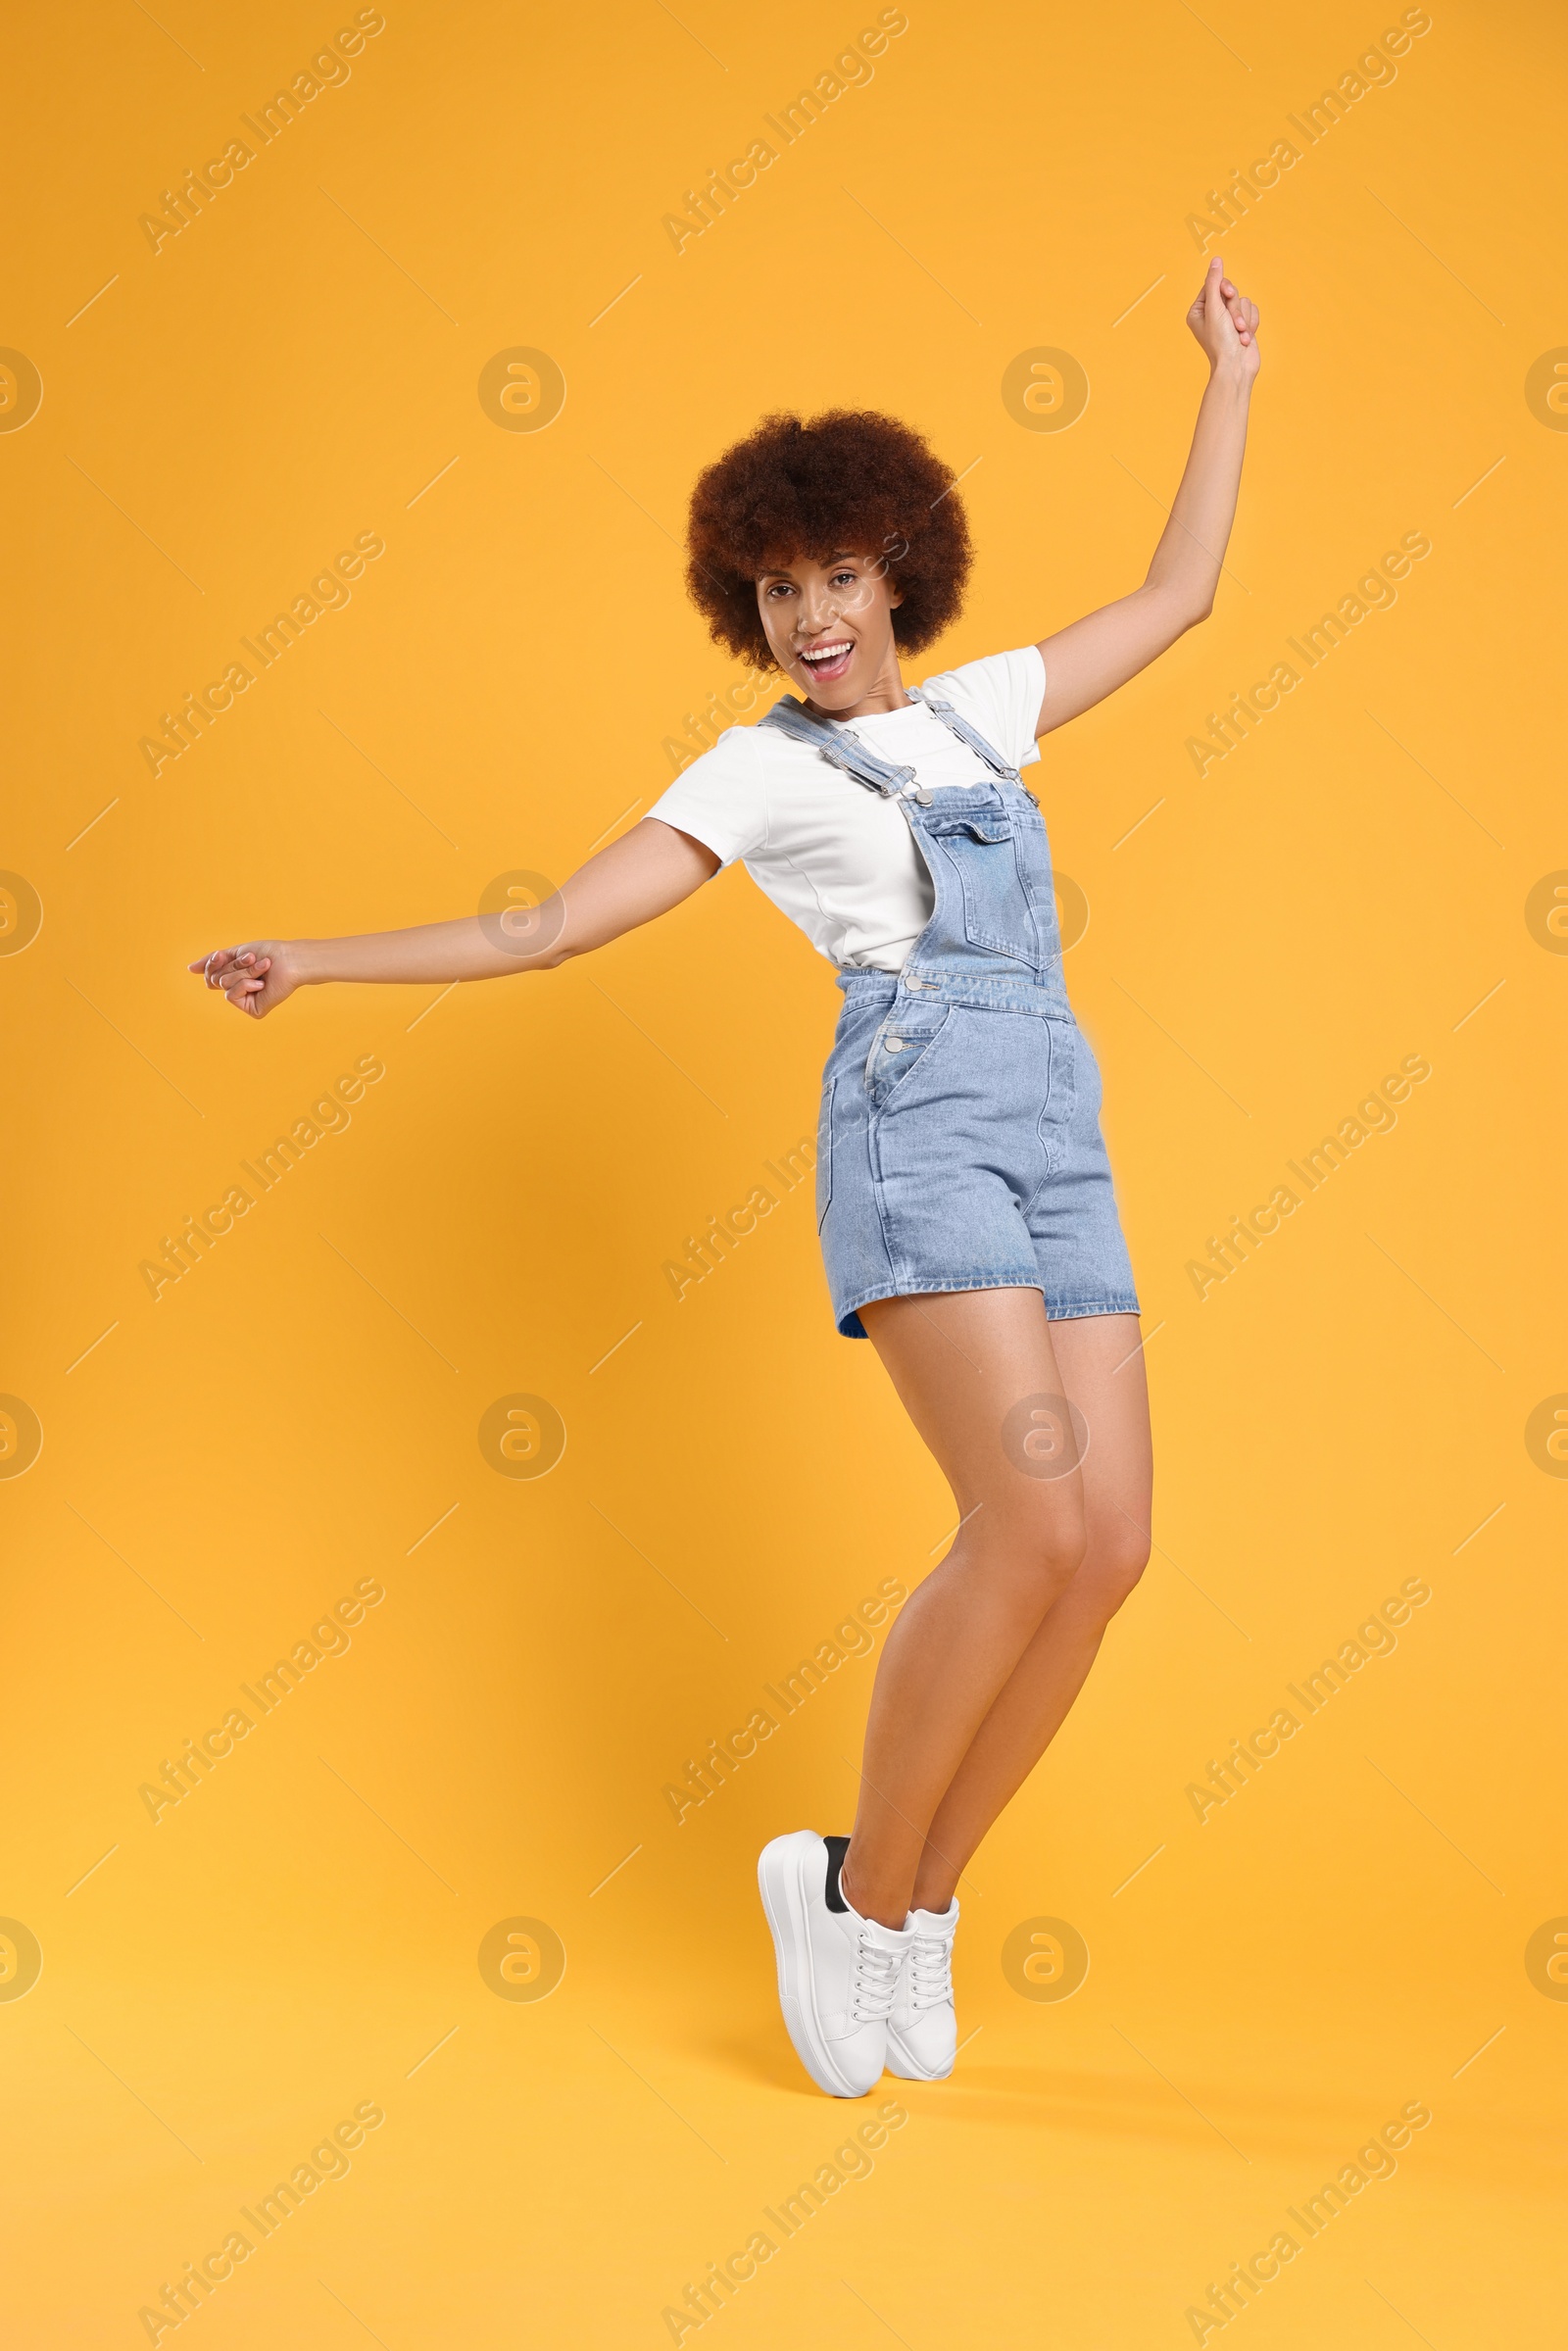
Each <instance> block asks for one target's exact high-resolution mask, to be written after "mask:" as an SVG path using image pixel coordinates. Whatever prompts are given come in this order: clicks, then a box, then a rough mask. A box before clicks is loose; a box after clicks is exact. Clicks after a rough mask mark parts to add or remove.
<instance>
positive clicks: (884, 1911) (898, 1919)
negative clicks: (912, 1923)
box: [839, 1845, 908, 1934]
mask: <svg viewBox="0 0 1568 2351" xmlns="http://www.w3.org/2000/svg"><path fill="white" fill-rule="evenodd" d="M839 1891H840V1893H841V1894H842V1895H843V1896H844V1899H845V1900H846V1902H848V1904H849V1906H850V1908H851V1909H852V1910H853V1911H854V1912H855V1913H856V1916H857V1917H858V1918H862V1919H875V1921H876V1923H877V1925H878V1926H879V1927H888V1928H891V1929H892V1931H893V1932H894V1934H898V1933H899V1932H900V1931H901V1929H902V1928H903V1926H904V1922H905V1920H906V1918H907V1916H908V1905H907V1904H902V1905H901V1904H900V1903H898V1902H897V1901H894V1902H888V1901H885V1900H879V1899H878V1898H877V1892H876V1889H875V1887H873V1886H867V1887H866V1888H865V1889H864V1890H863V1891H862V1889H861V1886H860V1884H859V1880H858V1875H857V1871H856V1861H855V1847H854V1846H853V1845H851V1847H850V1849H849V1851H848V1852H847V1853H846V1854H845V1856H844V1866H843V1868H842V1869H841V1870H840V1871H839Z"/></svg>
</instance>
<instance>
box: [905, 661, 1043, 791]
mask: <svg viewBox="0 0 1568 2351" xmlns="http://www.w3.org/2000/svg"><path fill="white" fill-rule="evenodd" d="M924 683H925V685H926V686H927V688H928V689H929V690H930V692H932V693H933V694H938V695H940V696H941V697H942V698H943V700H944V701H946V702H951V703H952V704H953V706H954V708H955V709H956V710H957V711H959V713H960V714H961V715H962V716H963V717H965V718H967V719H968V720H969V722H970V724H971V725H972V726H975V727H978V728H979V730H980V732H981V734H982V735H984V737H985V739H986V741H987V742H988V743H989V744H990V745H991V747H992V749H993V750H994V751H1000V752H1001V753H1002V754H1003V756H1004V758H1005V759H1010V760H1011V761H1012V764H1013V765H1014V766H1015V767H1028V766H1030V765H1032V764H1033V762H1034V761H1035V760H1037V759H1039V757H1040V746H1039V744H1038V743H1037V742H1036V741H1035V728H1036V727H1037V726H1038V725H1039V723H1040V706H1041V703H1042V702H1043V701H1044V700H1045V693H1046V664H1045V661H1043V660H1042V658H1041V653H1040V648H1039V646H1038V645H1024V646H1020V647H1019V649H1018V650H1017V652H1016V653H994V654H991V655H990V656H988V658H987V659H986V660H985V661H966V662H965V663H964V665H963V667H962V668H961V669H945V670H943V671H942V673H941V675H940V676H938V677H928V678H927V679H925V681H924Z"/></svg>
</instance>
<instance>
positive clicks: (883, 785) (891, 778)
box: [759, 694, 931, 808]
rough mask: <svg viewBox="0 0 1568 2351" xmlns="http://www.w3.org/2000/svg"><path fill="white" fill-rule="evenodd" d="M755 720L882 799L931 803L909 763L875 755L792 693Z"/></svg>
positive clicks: (926, 804) (847, 732)
mask: <svg viewBox="0 0 1568 2351" xmlns="http://www.w3.org/2000/svg"><path fill="white" fill-rule="evenodd" d="M759 724H760V725H762V726H776V727H777V728H778V730H779V732H780V733H781V734H785V735H788V736H789V737H790V738H791V739H792V741H794V742H796V743H806V744H809V746H810V748H811V749H812V750H813V751H815V752H819V753H820V754H821V756H822V758H823V759H827V760H830V761H831V763H832V764H833V765H834V766H835V767H841V768H842V769H843V770H844V773H845V774H846V775H852V776H853V777H854V778H855V781H856V782H857V783H858V784H863V785H864V786H865V789H866V790H867V791H868V792H876V793H879V794H880V795H881V797H882V798H883V799H884V800H917V801H919V802H920V804H921V806H922V807H925V808H929V807H930V805H931V795H930V793H929V792H928V791H927V790H926V788H925V786H924V785H923V784H922V783H920V782H919V781H918V779H917V778H916V776H915V772H914V769H913V768H912V767H898V766H895V765H894V764H893V763H892V762H891V761H890V760H888V759H879V758H878V757H877V755H876V753H875V752H874V751H872V749H871V748H870V746H869V744H866V743H862V742H861V741H860V739H859V737H858V735H855V734H851V733H850V732H849V731H848V729H846V728H840V727H836V726H831V725H829V723H828V721H827V720H826V719H825V718H818V717H816V716H815V715H814V714H813V712H811V711H810V710H808V709H807V708H806V706H805V704H804V703H802V702H800V701H798V700H797V699H796V697H795V696H794V695H793V694H784V695H781V696H780V698H779V700H778V701H777V702H776V703H774V705H773V708H772V709H771V710H768V711H767V712H766V713H765V714H764V715H763V717H762V718H761V719H760V721H759Z"/></svg>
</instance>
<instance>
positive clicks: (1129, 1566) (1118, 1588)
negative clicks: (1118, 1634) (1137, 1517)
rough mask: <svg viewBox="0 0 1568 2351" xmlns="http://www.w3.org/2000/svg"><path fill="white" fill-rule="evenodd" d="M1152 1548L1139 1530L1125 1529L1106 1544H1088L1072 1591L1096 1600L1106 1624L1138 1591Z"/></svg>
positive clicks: (1106, 1541)
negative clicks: (1139, 1580) (1124, 1602)
mask: <svg viewBox="0 0 1568 2351" xmlns="http://www.w3.org/2000/svg"><path fill="white" fill-rule="evenodd" d="M1149 1548H1150V1546H1149V1539H1148V1537H1147V1536H1143V1535H1140V1534H1139V1533H1138V1531H1137V1529H1136V1528H1127V1529H1124V1530H1123V1531H1122V1532H1121V1533H1119V1534H1116V1535H1113V1536H1110V1537H1108V1538H1107V1539H1106V1540H1104V1541H1097V1540H1091V1541H1090V1542H1088V1543H1086V1544H1085V1546H1084V1551H1083V1556H1082V1559H1081V1561H1080V1563H1079V1566H1078V1571H1077V1573H1076V1575H1075V1576H1074V1578H1073V1590H1074V1592H1076V1593H1081V1594H1082V1595H1083V1596H1085V1597H1086V1598H1089V1599H1091V1600H1093V1602H1094V1604H1095V1606H1096V1608H1097V1610H1098V1612H1099V1613H1100V1614H1101V1615H1102V1616H1103V1619H1104V1621H1105V1622H1106V1624H1108V1623H1109V1622H1110V1620H1111V1618H1112V1617H1113V1616H1114V1615H1115V1613H1116V1611H1117V1609H1118V1608H1119V1607H1121V1605H1122V1603H1123V1601H1125V1600H1127V1599H1129V1598H1130V1597H1131V1595H1132V1593H1133V1592H1134V1591H1135V1590H1136V1588H1137V1585H1138V1579H1139V1578H1140V1576H1141V1575H1142V1574H1143V1572H1144V1570H1145V1568H1146V1567H1147V1566H1148V1565H1149Z"/></svg>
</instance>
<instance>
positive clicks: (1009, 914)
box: [924, 809, 1041, 970]
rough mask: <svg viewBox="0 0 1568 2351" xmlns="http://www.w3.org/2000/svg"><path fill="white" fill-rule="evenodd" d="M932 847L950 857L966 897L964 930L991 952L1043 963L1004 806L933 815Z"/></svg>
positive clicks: (929, 830) (930, 828)
mask: <svg viewBox="0 0 1568 2351" xmlns="http://www.w3.org/2000/svg"><path fill="white" fill-rule="evenodd" d="M924 829H925V832H926V834H927V836H928V838H929V840H930V843H931V847H932V850H933V852H934V853H935V854H937V855H939V856H941V857H944V858H945V859H946V860H947V864H948V867H949V870H950V872H951V873H952V874H953V875H954V876H955V877H956V880H957V883H958V887H959V890H960V892H961V893H962V899H963V935H964V937H965V938H966V939H967V940H968V942H969V945H970V946H971V947H977V948H980V949H981V950H982V951H983V952H984V953H986V954H988V955H1006V956H1008V957H1009V958H1010V959H1011V960H1012V961H1014V962H1019V963H1027V964H1028V965H1029V967H1030V968H1031V970H1036V969H1038V968H1039V965H1040V960H1041V942H1040V933H1039V927H1038V925H1037V923H1036V921H1035V916H1034V911H1033V908H1032V907H1031V906H1030V902H1029V893H1028V890H1027V888H1026V886H1025V881H1024V873H1023V868H1022V865H1021V863H1020V860H1019V855H1018V851H1019V844H1018V841H1017V838H1016V835H1015V833H1014V830H1013V824H1012V820H1011V818H1010V817H1009V816H1008V815H1007V813H1006V811H1005V809H998V810H995V811H993V810H990V809H979V810H973V811H969V812H966V813H964V814H962V815H957V814H955V815H952V816H938V817H936V818H931V817H928V818H927V819H926V824H925V828H924Z"/></svg>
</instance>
